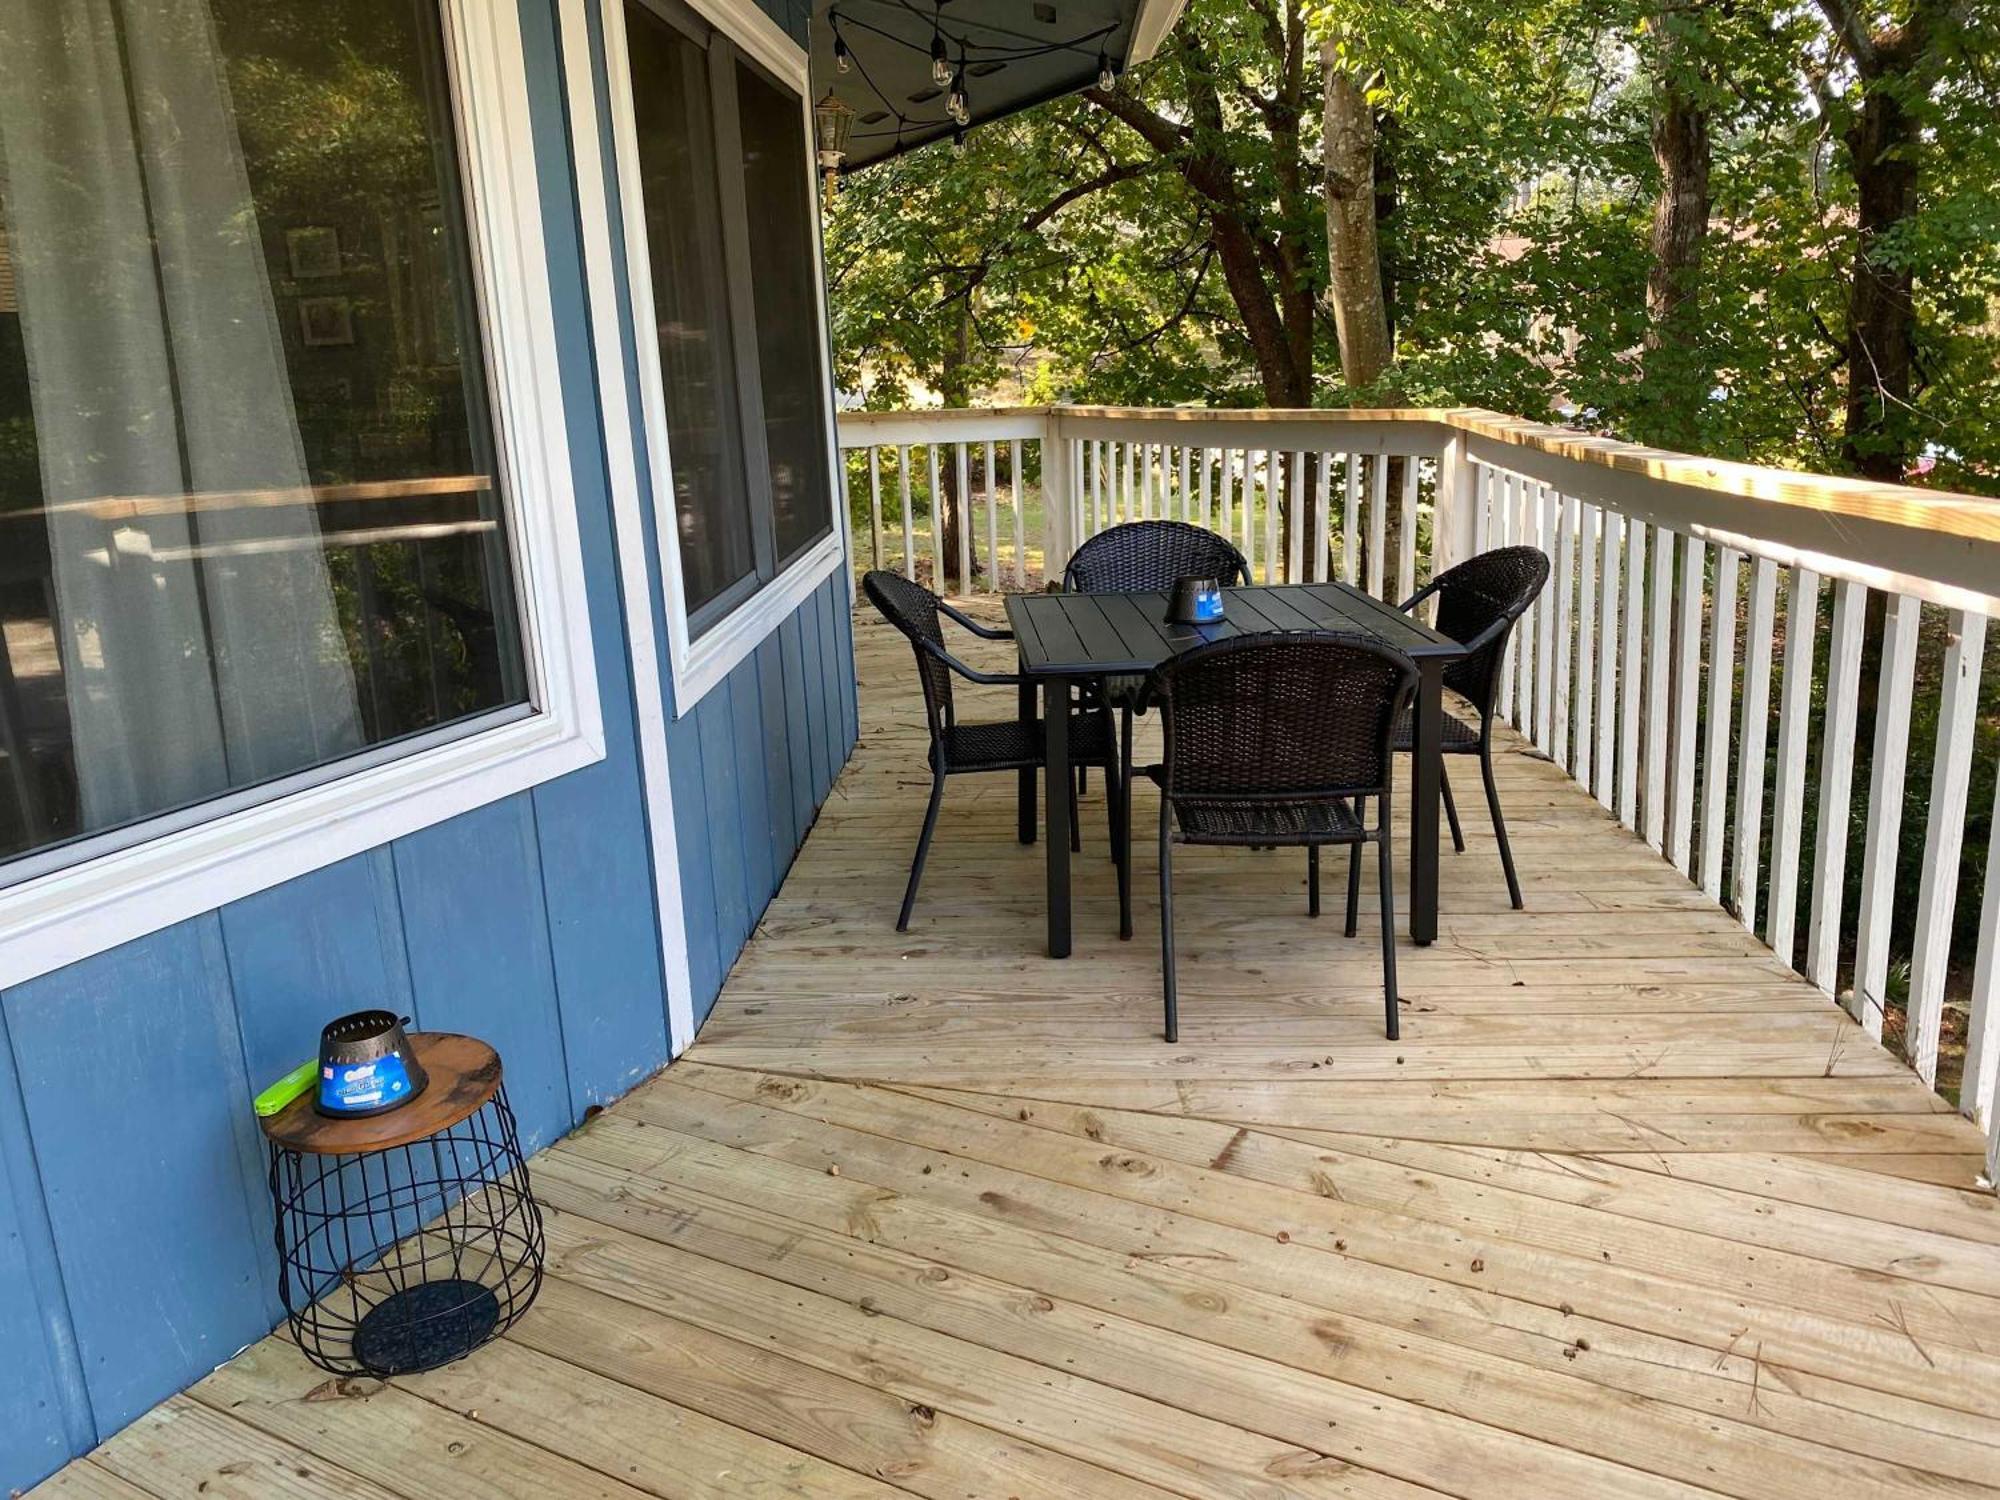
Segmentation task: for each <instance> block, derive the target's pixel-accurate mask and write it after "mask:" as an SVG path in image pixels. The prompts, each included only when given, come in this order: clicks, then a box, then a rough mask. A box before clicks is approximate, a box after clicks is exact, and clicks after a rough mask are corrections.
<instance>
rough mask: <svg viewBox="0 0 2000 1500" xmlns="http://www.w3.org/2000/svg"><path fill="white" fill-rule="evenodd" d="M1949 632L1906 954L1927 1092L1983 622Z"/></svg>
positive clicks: (1954, 623) (1960, 841)
mask: <svg viewBox="0 0 2000 1500" xmlns="http://www.w3.org/2000/svg"><path fill="white" fill-rule="evenodd" d="M1949 628H1950V632H1951V635H1950V641H1951V644H1950V645H1949V646H1947V647H1946V648H1945V654H1944V696H1943V701H1942V702H1941V703H1940V704H1939V706H1938V731H1937V751H1936V754H1935V756H1934V758H1933V759H1932V761H1931V805H1930V820H1929V822H1928V823H1927V824H1926V825H1925V828H1924V873H1923V879H1922V880H1921V881H1920V882H1919V883H1918V885H1917V927H1916V932H1915V935H1914V937H1913V940H1912V947H1911V953H1910V1014H1909V1020H1908V1024H1907V1025H1906V1026H1905V1028H1904V1033H1903V1036H1904V1041H1903V1050H1904V1052H1905V1053H1906V1054H1907V1055H1908V1056H1909V1059H1910V1066H1911V1067H1913V1068H1915V1069H1916V1070H1917V1076H1918V1077H1919V1078H1921V1079H1923V1081H1924V1082H1925V1083H1928V1084H1933V1085H1934V1084H1936V1082H1937V1053H1938V1028H1939V1026H1940V1025H1941V1023H1942V1022H1943V1020H1944V980H1945V971H1946V969H1947V967H1948V966H1949V964H1950V961H1951V921H1952V916H1953V913H1954V910H1955V908H1956V907H1957V904H1958V859H1959V854H1960V852H1961V850H1962V848H1963V845H1964V842H1965V800H1966V793H1967V791H1968V790H1969V788H1970V784H1971V779H1972V737H1973V729H1974V726H1975V725H1976V723H1977V721H1978V713H1979V666H1980V657H1981V655H1982V654H1983V653H1984V651H1985V648H1986V616H1984V615H1981V614H1974V613H1971V612H1969V611H1966V610H1962V609H1955V610H1953V611H1952V612H1951V616H1950V627H1949Z"/></svg>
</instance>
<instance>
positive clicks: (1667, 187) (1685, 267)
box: [1643, 13, 1712, 447]
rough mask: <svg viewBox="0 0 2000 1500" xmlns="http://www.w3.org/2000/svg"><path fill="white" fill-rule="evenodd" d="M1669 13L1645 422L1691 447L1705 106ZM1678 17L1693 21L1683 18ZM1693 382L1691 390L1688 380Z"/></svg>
mask: <svg viewBox="0 0 2000 1500" xmlns="http://www.w3.org/2000/svg"><path fill="white" fill-rule="evenodd" d="M1676 24H1677V23H1676V20H1675V18H1674V17H1673V16H1671V15H1668V14H1665V13H1661V14H1657V15H1655V17H1654V28H1655V34H1656V35H1657V36H1658V37H1659V39H1660V40H1659V50H1658V53H1657V55H1656V57H1655V61H1654V68H1655V70H1656V78H1655V98H1654V105H1653V129H1652V139H1653V160H1654V161H1656V162H1657V163H1659V167H1660V191H1659V196H1658V197H1657V198H1655V199H1654V200H1653V237H1652V264H1651V266H1650V267H1649V268H1648V269H1647V272H1646V340H1645V356H1644V367H1643V368H1644V376H1645V382H1646V392H1645V394H1646V398H1647V399H1646V401H1645V403H1644V404H1645V406H1646V408H1647V418H1648V424H1649V426H1650V427H1651V428H1652V429H1653V430H1652V431H1650V432H1648V433H1647V434H1646V436H1647V437H1649V438H1651V439H1652V440H1653V441H1656V442H1662V443H1666V444H1668V445H1670V446H1676V447H1691V446H1693V445H1694V443H1695V441H1696V438H1697V436H1698V434H1697V432H1696V430H1695V428H1694V426H1693V424H1692V423H1691V422H1690V421H1689V420H1688V418H1689V415H1690V414H1691V413H1692V412H1694V411H1695V410H1697V409H1698V402H1699V400H1700V398H1701V396H1702V394H1703V391H1702V389H1701V388H1700V385H1699V380H1700V372H1698V371H1694V370H1691V369H1690V368H1689V367H1688V363H1689V359H1690V357H1691V355H1692V353H1693V351H1694V350H1695V349H1696V348H1697V347H1698V345H1699V340H1698V339H1697V337H1696V331H1695V329H1694V328H1693V327H1692V320H1693V317H1694V315H1695V309H1694V308H1693V307H1692V306H1690V305H1689V304H1690V303H1691V301H1692V299H1693V297H1694V294H1695V291H1696V289H1697V286H1698V282H1699V277H1700V273H1701V260H1702V250H1703V246H1704V243H1705V242H1706V240H1707V238H1708V220H1709V208H1710V197H1709V167H1710V163H1711V160H1712V152H1711V149H1710V145H1709V133H1708V126H1709V120H1708V109H1707V107H1706V105H1705V104H1704V103H1703V102H1702V101H1701V99H1700V98H1699V97H1698V95H1697V89H1698V88H1699V86H1700V84H1701V82H1702V80H1703V75H1702V74H1701V72H1700V67H1701V64H1700V63H1699V62H1698V61H1697V60H1695V59H1693V58H1690V57H1689V56H1688V52H1689V48H1688V45H1687V42H1686V39H1685V38H1684V37H1682V36H1681V35H1680V34H1679V33H1678V31H1677V29H1676ZM1685 24H1688V25H1694V24H1698V22H1696V21H1694V20H1692V19H1690V20H1688V21H1687V22H1686V23H1685ZM1691 382H1693V383H1695V388H1694V389H1692V390H1691V389H1690V383H1691Z"/></svg>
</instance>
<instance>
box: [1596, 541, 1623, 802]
mask: <svg viewBox="0 0 2000 1500" xmlns="http://www.w3.org/2000/svg"><path fill="white" fill-rule="evenodd" d="M1603 515H1604V540H1603V542H1602V544H1601V550H1600V552H1599V554H1598V577H1599V579H1600V581H1601V588H1602V593H1603V598H1602V600H1601V601H1600V605H1599V614H1598V617H1597V800H1598V801H1599V802H1601V803H1603V804H1604V807H1605V809H1606V811H1609V810H1610V809H1611V808H1613V807H1615V806H1616V805H1617V786H1618V775H1617V770H1618V767H1617V760H1616V747H1617V743H1618V632H1619V621H1620V618H1621V617H1620V615H1619V612H1618V584H1619V565H1620V559H1622V558H1623V557H1624V555H1625V517H1624V516H1622V515H1621V514H1619V513H1618V512H1617V511H1615V510H1609V509H1607V510H1606V511H1604V513H1603Z"/></svg>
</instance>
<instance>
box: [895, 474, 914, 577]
mask: <svg viewBox="0 0 2000 1500" xmlns="http://www.w3.org/2000/svg"><path fill="white" fill-rule="evenodd" d="M896 487H897V492H898V494H899V495H900V496H901V498H902V502H903V576H904V577H905V578H911V579H914V578H915V577H916V576H917V542H916V532H915V530H914V526H915V523H914V522H913V521H912V520H911V519H910V450H909V449H908V448H898V449H897V450H896Z"/></svg>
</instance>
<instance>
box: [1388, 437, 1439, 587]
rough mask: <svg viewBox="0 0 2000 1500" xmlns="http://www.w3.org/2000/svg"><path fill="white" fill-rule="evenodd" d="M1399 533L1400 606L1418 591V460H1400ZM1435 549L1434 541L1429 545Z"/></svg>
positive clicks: (1397, 575) (1412, 456)
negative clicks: (1401, 489) (1401, 463)
mask: <svg viewBox="0 0 2000 1500" xmlns="http://www.w3.org/2000/svg"><path fill="white" fill-rule="evenodd" d="M1402 499H1403V503H1402V505H1401V506H1400V507H1399V509H1400V511H1401V519H1402V532H1401V534H1400V535H1399V536H1398V537H1397V538H1396V600H1395V602H1396V603H1398V604H1401V603H1402V602H1403V601H1404V600H1405V599H1407V598H1409V597H1410V595H1412V594H1414V593H1415V592H1416V591H1417V456H1416V455H1415V454H1414V453H1412V454H1410V455H1409V456H1408V457H1407V458H1405V459H1404V460H1403V497H1402ZM1431 545H1432V546H1436V545H1437V541H1436V538H1435V537H1433V538H1432V541H1431Z"/></svg>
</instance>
